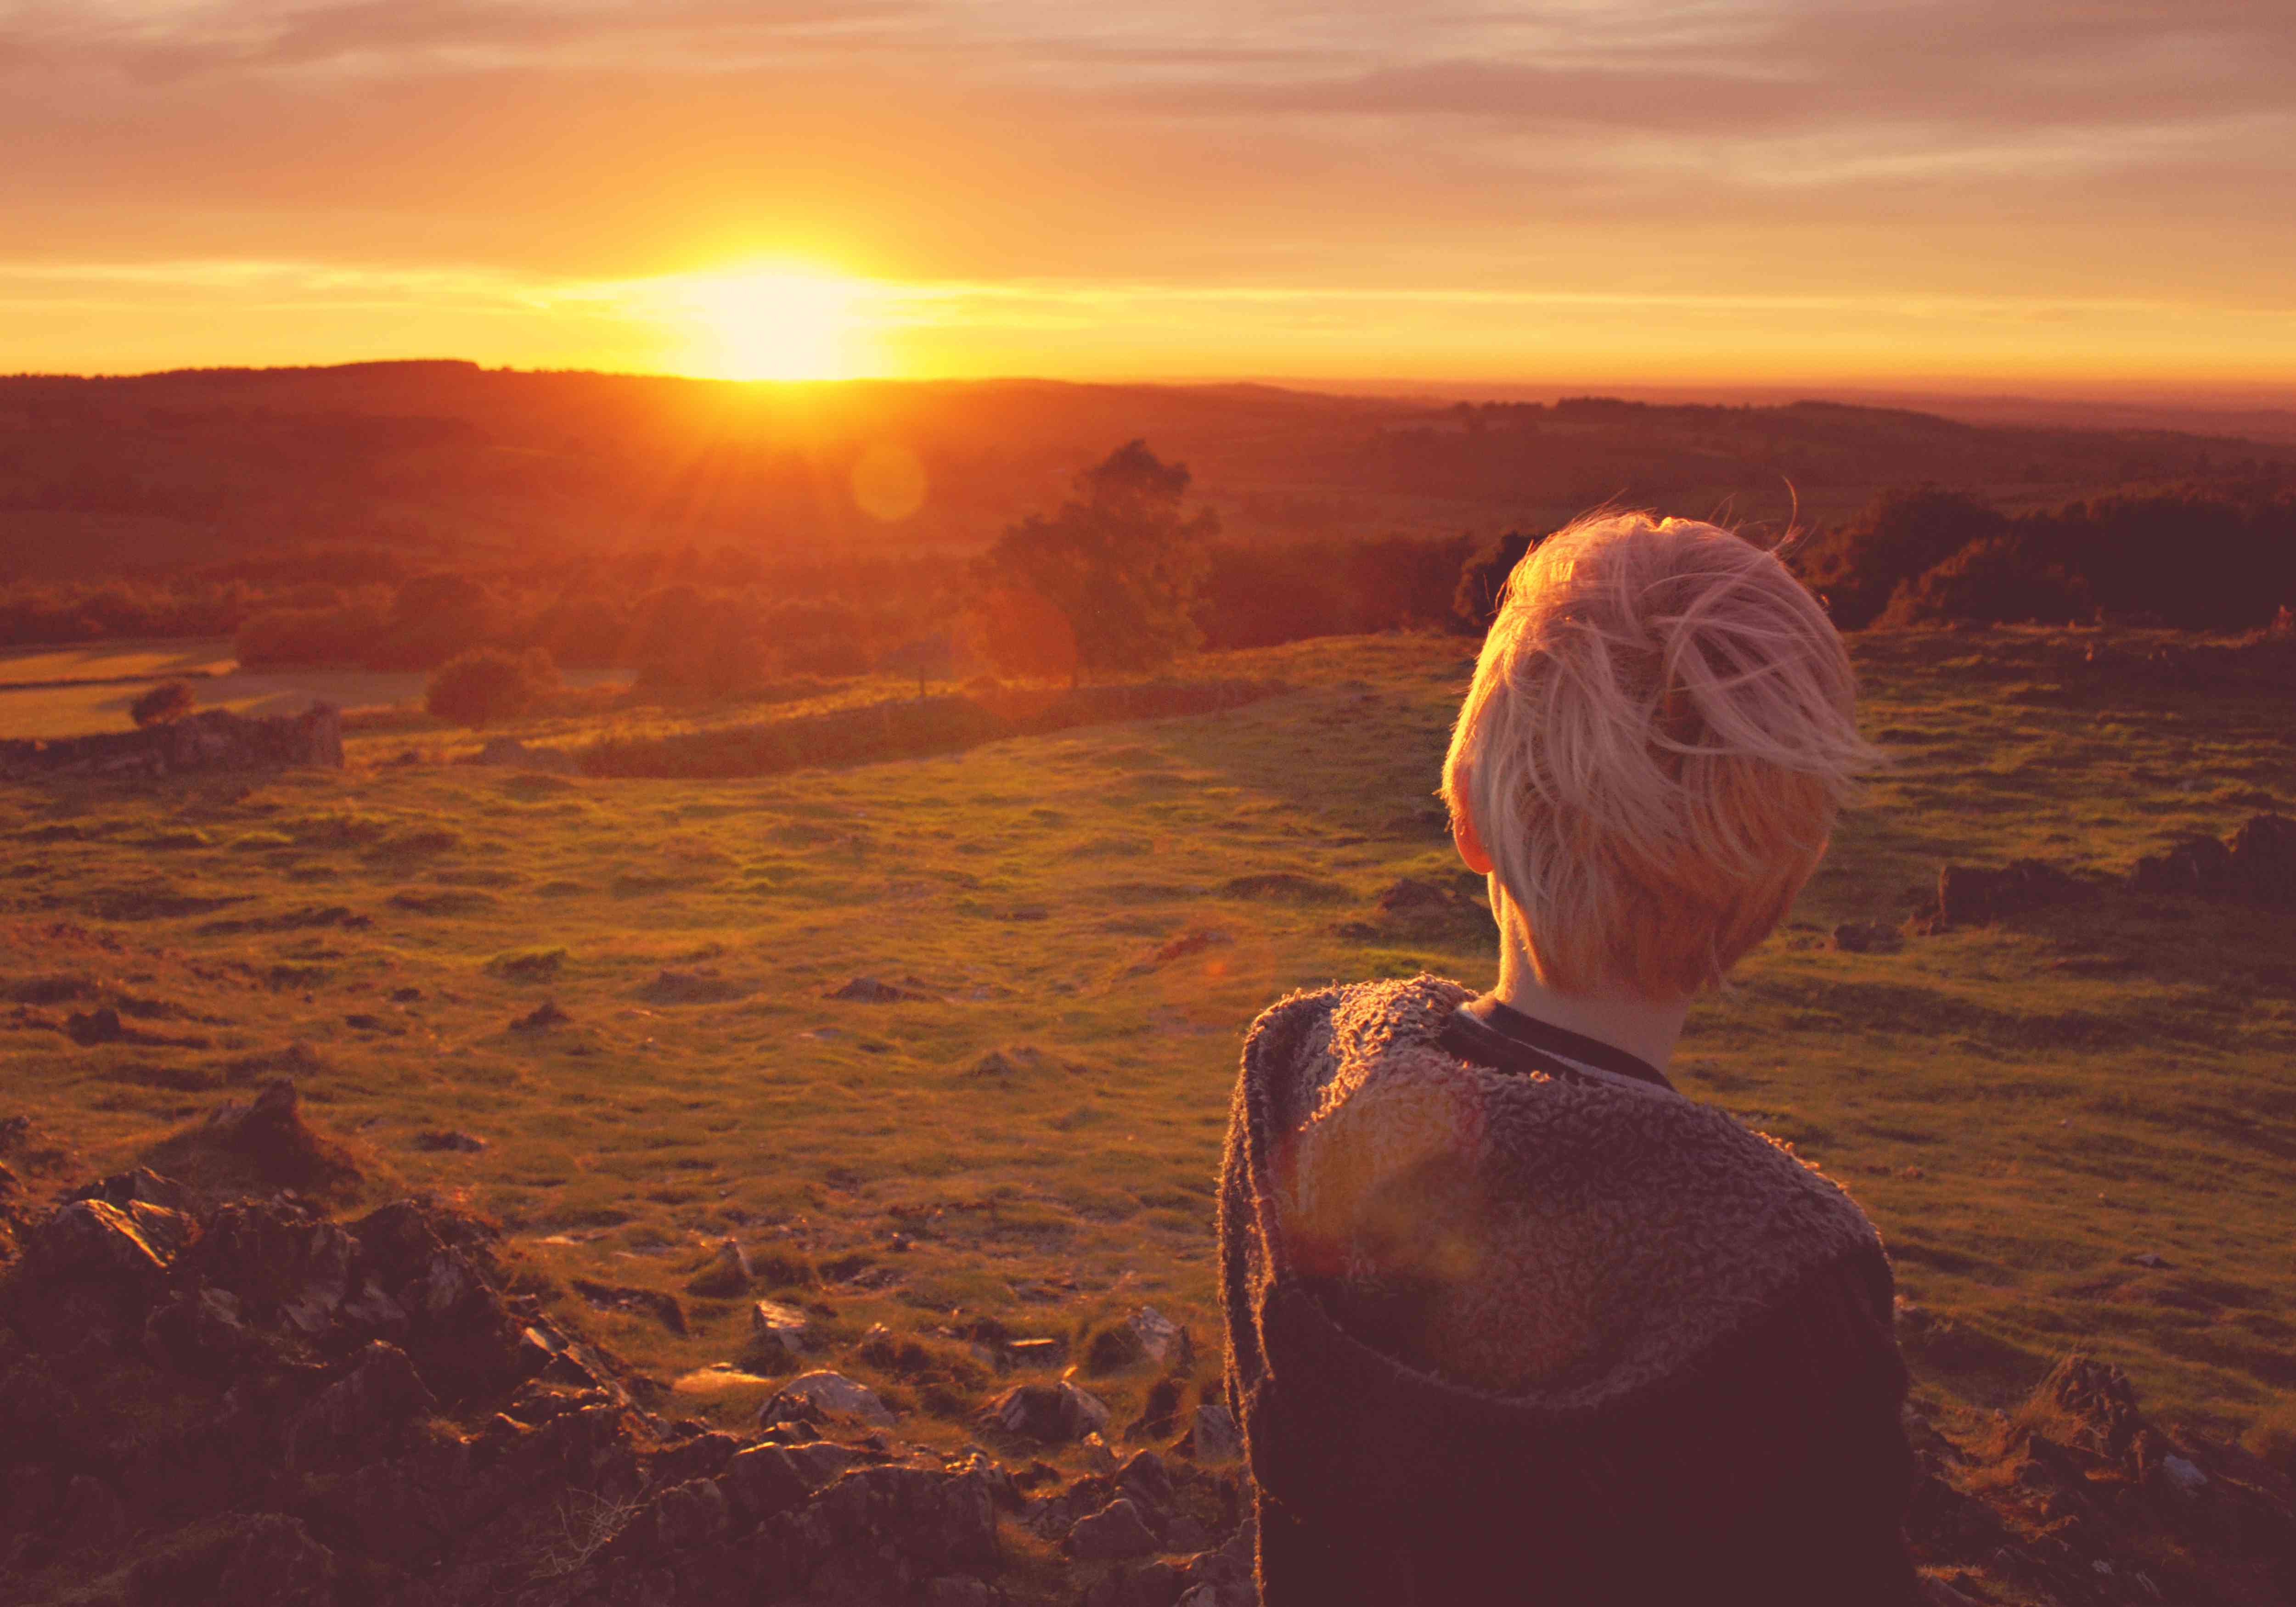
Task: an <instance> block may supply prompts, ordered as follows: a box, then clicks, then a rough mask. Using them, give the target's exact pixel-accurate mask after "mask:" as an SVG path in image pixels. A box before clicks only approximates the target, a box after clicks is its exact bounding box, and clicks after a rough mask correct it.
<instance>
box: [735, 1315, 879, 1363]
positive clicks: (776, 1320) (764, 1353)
mask: <svg viewBox="0 0 2296 1607" xmlns="http://www.w3.org/2000/svg"><path fill="white" fill-rule="evenodd" d="M811 1328H812V1319H811V1318H809V1317H808V1316H806V1314H805V1313H804V1312H802V1311H800V1310H799V1309H798V1308H796V1307H794V1306H784V1305H782V1304H781V1303H780V1302H779V1301H777V1300H759V1301H758V1302H757V1303H756V1304H755V1305H753V1306H751V1307H750V1351H751V1359H752V1360H754V1361H755V1362H756V1363H757V1364H758V1365H760V1366H767V1365H780V1366H795V1365H797V1358H798V1357H799V1356H801V1355H803V1354H804V1353H805V1350H806V1348H807V1345H808V1334H809V1333H810V1331H811ZM864 1343H866V1341H864Z"/></svg>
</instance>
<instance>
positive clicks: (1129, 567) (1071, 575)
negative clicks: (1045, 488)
mask: <svg viewBox="0 0 2296 1607" xmlns="http://www.w3.org/2000/svg"><path fill="white" fill-rule="evenodd" d="M1188 483H1189V475H1188V471H1187V468H1186V466H1185V465H1184V464H1181V463H1165V462H1164V461H1163V460H1162V459H1160V458H1159V457H1158V456H1157V455H1155V454H1154V453H1152V452H1151V451H1150V450H1148V446H1147V443H1146V442H1144V441H1137V440H1135V441H1128V442H1127V443H1126V444H1125V445H1123V446H1121V447H1118V448H1117V449H1116V450H1115V451H1113V452H1111V453H1110V454H1109V455H1107V456H1106V457H1105V458H1103V459H1102V460H1101V461H1100V462H1099V463H1095V465H1093V467H1091V468H1089V469H1087V470H1086V471H1084V472H1083V473H1082V474H1079V475H1078V477H1077V480H1076V493H1075V495H1074V496H1071V497H1070V499H1069V500H1068V501H1067V502H1064V503H1062V504H1061V508H1060V512H1057V513H1055V514H1054V515H1053V516H1052V517H1051V518H1049V519H1048V518H1046V517H1045V515H1043V514H1041V513H1031V514H1029V516H1028V517H1027V518H1026V519H1023V520H1022V521H1020V522H1019V523H1018V524H1014V525H1010V526H1007V527H1006V529H1005V534H1004V535H1003V537H1000V538H999V539H998V541H997V543H996V546H994V547H993V548H991V549H990V550H989V552H988V553H987V555H986V556H985V557H984V558H983V559H982V560H981V563H980V570H979V574H980V579H981V580H982V581H984V582H985V583H986V585H987V586H988V589H989V590H990V591H991V592H992V593H998V592H1014V591H1018V592H1024V593H1031V594H1035V595H1036V596H1037V597H1040V598H1042V599H1043V600H1044V601H1045V602H1046V603H1049V604H1051V605H1052V607H1053V608H1054V609H1055V610H1057V611H1059V612H1060V614H1061V615H1062V617H1063V618H1064V619H1066V620H1067V621H1068V624H1069V627H1070V632H1071V633H1072V635H1073V636H1074V639H1075V644H1076V659H1075V668H1076V669H1141V668H1147V667H1149V666H1151V665H1154V664H1160V663H1162V662H1164V661H1166V660H1169V659H1170V658H1171V657H1172V656H1173V654H1175V653H1177V652H1181V651H1183V650H1185V649H1187V648H1192V647H1194V646H1195V645H1196V644H1198V643H1199V642H1200V641H1201V636H1200V635H1198V634H1197V631H1196V627H1195V622H1194V620H1193V619H1191V618H1190V617H1189V605H1190V604H1191V603H1193V601H1194V599H1195V594H1196V588H1197V586H1199V585H1200V584H1201V581H1202V578H1203V574H1204V567H1205V562H1206V549H1207V547H1208V546H1209V545H1210V541H1211V538H1212V537H1213V536H1214V535H1216V534H1217V533H1218V529H1219V518H1218V514H1216V513H1214V512H1212V511H1211V510H1210V509H1209V508H1200V509H1198V510H1196V511H1195V512H1185V511H1184V509H1183V507H1182V504H1183V503H1184V501H1185V499H1186V496H1187V493H1188ZM1005 613H1006V614H1007V616H1008V617H1011V618H1015V619H1020V618H1025V617H1026V614H1027V611H1026V610H1007V611H1005ZM992 625H993V622H992ZM1005 645H1006V646H1024V645H1026V644H1005ZM989 651H990V653H991V656H992V657H993V658H996V659H997V660H999V661H1000V662H1003V661H1005V660H1008V659H1010V658H1013V657H1020V658H1026V657H1027V656H1028V654H1027V653H1026V652H1021V653H1019V654H1013V653H1008V652H1003V651H1000V649H999V644H997V643H996V640H995V632H994V630H993V628H992V630H991V641H990V644H989ZM1073 673H1074V671H1073V670H1072V671H1071V674H1072V675H1073Z"/></svg>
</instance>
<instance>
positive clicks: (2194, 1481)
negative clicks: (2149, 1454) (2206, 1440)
mask: <svg viewBox="0 0 2296 1607" xmlns="http://www.w3.org/2000/svg"><path fill="white" fill-rule="evenodd" d="M2161 1475H2162V1476H2163V1477H2164V1478H2166V1479H2167V1480H2169V1485H2170V1487H2171V1488H2174V1489H2175V1490H2176V1491H2177V1493H2178V1494H2179V1495H2184V1496H2197V1495H2199V1494H2200V1493H2201V1492H2202V1490H2204V1489H2206V1488H2208V1487H2209V1476H2208V1475H2207V1474H2206V1473H2204V1472H2202V1471H2201V1467H2200V1464H2198V1463H2195V1462H2193V1461H2190V1460H2188V1459H2187V1458H2185V1457H2183V1456H2163V1457H2161Z"/></svg>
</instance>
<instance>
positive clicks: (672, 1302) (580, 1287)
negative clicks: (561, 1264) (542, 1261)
mask: <svg viewBox="0 0 2296 1607" xmlns="http://www.w3.org/2000/svg"><path fill="white" fill-rule="evenodd" d="M570 1282H571V1284H572V1287H573V1290H574V1292H575V1293H576V1294H578V1295H580V1296H581V1297H582V1298H583V1299H584V1300H587V1301H589V1302H590V1304H592V1305H593V1306H601V1307H605V1308H609V1309H611V1310H616V1311H642V1312H644V1313H645V1314H646V1315H647V1316H651V1317H652V1318H653V1319H654V1320H655V1321H656V1322H658V1323H660V1324H661V1325H662V1326H663V1327H664V1328H667V1329H668V1330H669V1332H672V1333H684V1332H686V1331H687V1330H686V1325H685V1307H683V1306H681V1305H680V1304H678V1300H677V1297H676V1295H674V1294H671V1293H669V1292H668V1291H666V1290H660V1289H634V1288H632V1287H630V1286H629V1285H627V1284H625V1283H598V1282H597V1281H595V1280H594V1279H591V1278H575V1279H572V1280H570Z"/></svg>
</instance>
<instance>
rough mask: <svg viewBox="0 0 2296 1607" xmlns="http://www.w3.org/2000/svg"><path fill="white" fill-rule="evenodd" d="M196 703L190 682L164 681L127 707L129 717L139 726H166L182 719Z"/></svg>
mask: <svg viewBox="0 0 2296 1607" xmlns="http://www.w3.org/2000/svg"><path fill="white" fill-rule="evenodd" d="M196 701H197V700H196V699H195V698H193V695H192V684H191V683H190V682H189V681H162V682H160V685H157V686H154V687H153V688H152V690H151V691H149V692H147V693H144V694H143V696H142V697H140V698H137V699H136V700H135V701H134V702H132V703H130V704H128V705H127V717H128V718H129V719H131V720H134V721H135V723H136V725H138V726H164V725H166V724H167V723H168V721H169V720H179V719H182V718H183V717H184V716H185V715H187V714H189V713H190V712H191V711H192V707H193V703H194V702H196Z"/></svg>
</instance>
